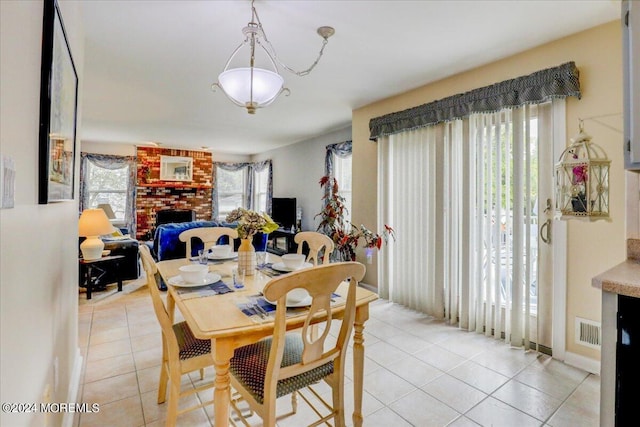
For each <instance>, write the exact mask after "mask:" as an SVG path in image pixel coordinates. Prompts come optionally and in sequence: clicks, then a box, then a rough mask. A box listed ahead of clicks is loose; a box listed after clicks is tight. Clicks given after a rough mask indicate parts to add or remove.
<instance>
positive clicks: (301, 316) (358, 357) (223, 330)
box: [157, 253, 378, 427]
mask: <svg viewBox="0 0 640 427" xmlns="http://www.w3.org/2000/svg"><path fill="white" fill-rule="evenodd" d="M233 255H235V254H232V255H231V256H229V257H227V259H224V260H212V261H210V262H209V264H208V265H209V274H210V275H213V276H215V277H216V278H217V275H219V276H220V281H221V282H223V283H224V284H226V285H227V286H226V287H224V288H225V291H224V293H222V292H221V293H215V291H200V290H199V289H195V288H187V287H182V286H180V284H181V283H180V280H179V278H180V276H179V275H180V271H179V268H180V267H181V266H184V265H188V264H192V263H197V262H198V261H197V260H195V259H187V258H181V259H173V260H165V261H160V262H158V263H157V267H158V272H159V273H160V275H161V276H162V279H163V280H164V282H165V283H166V284H167V288H168V292H167V311H168V312H169V315H170V316H171V318H172V320H173V316H174V311H175V307H176V306H177V307H178V310H179V311H180V313H181V314H182V316H183V317H184V320H185V321H186V322H187V324H188V325H189V327H190V328H191V331H192V332H193V335H194V336H195V337H196V338H199V339H209V340H211V349H212V352H211V353H212V356H213V359H214V360H213V365H214V368H215V380H214V392H213V393H214V421H215V426H216V427H226V426H228V425H229V405H230V397H231V385H230V375H231V374H230V372H229V364H230V360H231V358H232V357H233V354H234V351H235V349H237V348H239V347H242V346H245V345H248V344H252V343H254V342H257V341H259V340H261V339H263V338H266V337H269V336H271V335H273V330H274V321H273V317H267V316H262V317H260V316H259V315H261V313H259V312H256V315H248V314H247V310H246V309H245V310H243V307H247V306H248V305H247V303H248V302H249V301H255V299H256V298H257V297H259V296H261V295H262V290H263V289H264V287H265V286H266V284H267V283H268V282H269V280H271V279H272V278H274V277H277V275H278V274H287V272H286V271H280V272H279V271H277V270H276V269H275V268H273V267H274V266H280V265H282V264H281V262H280V261H281V259H280V257H279V256H277V255H274V254H271V253H268V254H267V256H266V260H265V264H264V265H262V266H258V268H257V269H256V270H255V272H254V274H252V275H247V276H246V277H245V281H244V287H243V288H241V289H236V288H235V287H234V284H233V278H232V270H233V269H234V268H237V266H238V262H237V258H234V256H233ZM307 268H313V267H310V266H309V267H307ZM218 283H219V284H221V283H220V282H218ZM347 287H348V282H347V281H345V282H343V283H342V284H340V286H339V287H338V289H337V290H336V294H337V295H338V296H339V295H344V296H345V297H346V295H347ZM226 288H229V289H231V290H232V291H231V292H229V291H228V290H226ZM377 298H378V296H377V294H376V293H375V292H372V291H370V290H367V289H365V288H363V287H360V286H359V287H358V288H357V290H356V310H355V311H356V312H355V319H354V324H353V383H354V396H353V397H354V411H353V425H354V426H358V427H359V426H362V421H363V417H362V394H363V381H364V336H363V331H364V324H365V322H366V321H367V319H368V318H369V304H370V303H371V302H373V301H375V300H376V299H377ZM337 300H338V301H341V302H338V303H336V304H332V307H331V317H332V318H333V319H336V318H337V319H340V318H341V315H342V314H343V312H344V299H340V298H337ZM249 306H250V305H249ZM307 312H308V311H307V309H306V308H304V307H302V308H294V309H287V320H286V325H287V330H294V329H298V328H301V327H302V326H303V324H304V321H305V318H306V314H307ZM316 320H317V321H318V322H321V321H323V320H324V319H322V318H318V319H316ZM345 415H346V414H345Z"/></svg>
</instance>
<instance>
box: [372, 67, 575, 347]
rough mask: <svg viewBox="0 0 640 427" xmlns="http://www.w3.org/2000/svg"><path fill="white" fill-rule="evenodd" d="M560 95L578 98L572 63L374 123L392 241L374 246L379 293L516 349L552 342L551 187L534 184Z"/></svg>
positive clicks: (544, 167)
mask: <svg viewBox="0 0 640 427" xmlns="http://www.w3.org/2000/svg"><path fill="white" fill-rule="evenodd" d="M566 96H579V84H578V74H577V69H576V68H575V65H574V64H573V63H568V64H564V65H563V66H560V67H556V68H553V69H548V70H542V71H540V72H537V73H534V74H532V75H530V76H525V77H522V78H518V79H514V80H511V81H507V82H502V83H498V84H496V85H493V86H489V87H487V88H481V89H478V90H475V91H472V92H469V93H466V94H461V95H456V96H454V97H451V98H447V99H444V100H441V101H436V102H434V103H431V104H425V105H423V106H420V107H416V108H415V109H410V110H406V111H403V112H399V113H393V114H390V115H388V116H383V117H381V118H376V119H373V120H372V121H371V123H370V127H371V131H372V139H375V140H377V141H378V167H379V173H378V178H379V182H378V189H379V191H378V201H379V205H378V221H379V225H381V224H384V223H389V224H393V225H394V228H395V229H396V233H397V236H398V239H397V240H396V241H395V242H391V244H390V245H388V246H387V247H383V249H382V251H381V256H380V262H379V264H378V269H379V270H378V278H379V284H378V287H379V288H378V289H379V293H380V295H381V296H382V297H384V298H388V299H390V300H392V301H395V302H398V303H401V304H404V305H406V306H409V307H411V308H414V309H417V310H420V311H422V312H425V313H428V314H430V315H433V316H434V317H436V318H441V319H446V320H448V321H450V322H451V323H454V324H459V325H460V326H461V327H463V328H466V329H468V330H475V331H477V332H480V333H484V334H486V335H492V336H495V337H496V338H504V339H505V340H506V341H507V342H509V343H510V344H511V345H514V346H524V348H529V346H530V344H531V341H530V340H531V339H534V340H536V342H538V337H537V336H535V334H542V335H548V336H550V335H551V332H549V329H550V327H551V320H550V319H546V318H543V319H542V321H540V317H544V316H545V315H546V314H547V313H548V314H549V316H550V312H551V310H549V307H550V295H551V291H550V289H549V288H550V287H552V283H551V281H545V282H544V283H542V282H540V281H539V280H538V277H539V275H538V269H539V268H540V266H539V265H537V264H538V263H537V256H538V254H539V253H540V252H539V251H540V248H538V247H537V245H538V232H537V231H538V216H539V215H542V213H541V211H539V210H538V206H540V204H539V203H538V200H540V199H541V198H542V199H544V198H546V197H552V196H547V194H552V188H547V186H545V189H544V191H546V193H544V196H543V193H541V192H540V190H541V189H540V188H538V186H539V183H541V182H544V181H545V178H544V177H545V176H546V175H549V176H552V171H553V157H552V156H551V153H552V152H553V147H554V144H556V143H561V144H564V141H561V142H555V141H554V140H553V135H554V134H556V132H554V129H556V128H563V127H564V119H563V118H560V116H559V114H554V112H553V110H554V108H556V107H558V108H559V110H558V111H564V98H566ZM551 100H553V102H550V101H551ZM554 120H555V121H554ZM541 159H542V160H541ZM417 195H419V196H417ZM545 215H547V217H545V218H548V215H551V213H548V212H546V211H545ZM545 274H546V272H545ZM543 285H544V286H546V288H544V287H543ZM541 297H543V299H544V300H545V303H546V307H542V308H541V305H542V304H543V301H541V300H540V298H541ZM540 313H542V314H543V316H540ZM532 319H534V320H532ZM533 321H535V322H536V323H535V324H533V323H532V322H533Z"/></svg>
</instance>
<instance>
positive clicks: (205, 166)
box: [136, 147, 213, 240]
mask: <svg viewBox="0 0 640 427" xmlns="http://www.w3.org/2000/svg"><path fill="white" fill-rule="evenodd" d="M137 156H138V165H137V191H136V223H137V225H136V238H137V239H143V240H144V239H147V238H149V237H150V236H151V233H153V230H155V226H156V211H158V210H160V209H193V210H194V211H195V212H196V219H198V220H210V219H211V212H212V210H211V196H212V188H213V183H212V177H213V159H212V156H211V153H207V152H204V151H191V150H180V149H173V148H155V147H138V149H137ZM161 156H174V157H182V158H191V159H193V171H192V174H193V177H192V180H191V181H188V180H171V181H167V180H165V181H163V180H161V179H160V158H161Z"/></svg>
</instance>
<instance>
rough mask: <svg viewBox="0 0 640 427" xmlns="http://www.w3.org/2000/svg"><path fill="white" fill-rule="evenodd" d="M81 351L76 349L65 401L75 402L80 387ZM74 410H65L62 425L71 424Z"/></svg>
mask: <svg viewBox="0 0 640 427" xmlns="http://www.w3.org/2000/svg"><path fill="white" fill-rule="evenodd" d="M82 361H83V358H82V353H81V352H80V349H79V348H77V349H76V357H75V360H74V361H73V371H71V379H70V380H69V393H68V395H67V402H77V401H78V400H77V399H78V390H79V389H80V376H81V375H82ZM74 416H75V412H70V411H68V412H65V413H64V415H63V417H62V424H61V425H62V427H71V426H73V421H74Z"/></svg>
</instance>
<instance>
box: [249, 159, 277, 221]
mask: <svg viewBox="0 0 640 427" xmlns="http://www.w3.org/2000/svg"><path fill="white" fill-rule="evenodd" d="M266 168H268V169H269V176H268V178H267V214H268V215H271V201H272V199H273V163H272V162H271V160H264V161H262V162H257V163H251V164H250V165H249V178H248V185H247V194H248V195H249V209H253V210H256V209H257V206H254V202H255V197H253V191H254V190H253V189H254V186H255V174H256V173H260V172H263V171H264V170H265V169H266Z"/></svg>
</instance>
